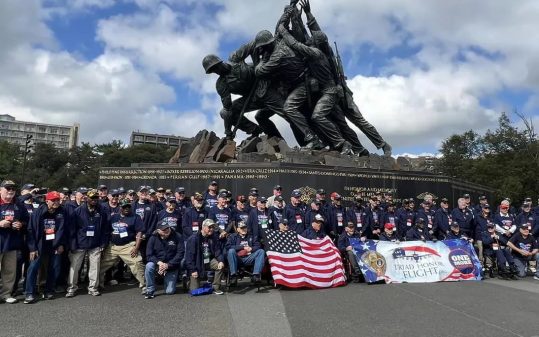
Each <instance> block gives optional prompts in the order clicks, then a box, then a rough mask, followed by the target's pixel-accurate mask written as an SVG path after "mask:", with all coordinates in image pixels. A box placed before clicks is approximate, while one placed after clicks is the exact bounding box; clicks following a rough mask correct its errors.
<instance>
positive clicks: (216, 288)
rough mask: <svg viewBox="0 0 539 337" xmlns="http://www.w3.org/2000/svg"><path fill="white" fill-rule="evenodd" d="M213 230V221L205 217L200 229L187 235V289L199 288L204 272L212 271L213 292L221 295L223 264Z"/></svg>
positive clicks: (219, 246) (219, 247) (217, 239)
mask: <svg viewBox="0 0 539 337" xmlns="http://www.w3.org/2000/svg"><path fill="white" fill-rule="evenodd" d="M214 230H215V221H213V220H212V219H206V220H204V221H203V222H202V228H201V229H200V231H199V232H198V233H195V234H193V235H191V237H189V239H188V240H187V246H186V250H185V267H186V269H187V275H188V276H190V283H189V290H191V291H193V290H195V289H198V288H200V280H201V279H203V278H204V276H205V275H206V272H209V271H214V272H215V275H214V278H213V293H214V294H216V295H222V294H223V291H222V290H221V276H222V274H223V267H224V266H225V264H224V257H223V253H222V250H221V245H220V243H219V237H218V236H217V235H215V234H214ZM208 278H209V279H210V277H208ZM208 281H209V280H208Z"/></svg>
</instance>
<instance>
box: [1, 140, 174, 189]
mask: <svg viewBox="0 0 539 337" xmlns="http://www.w3.org/2000/svg"><path fill="white" fill-rule="evenodd" d="M32 150H33V151H32V152H31V153H30V154H29V155H28V158H27V161H26V167H25V172H24V179H23V157H24V150H23V149H20V148H19V146H17V145H13V144H10V143H7V142H5V141H3V142H0V180H3V179H11V180H14V181H15V182H16V183H18V184H19V185H21V184H25V183H29V182H31V183H33V184H35V185H37V186H40V187H48V188H54V189H57V188H61V187H64V186H65V187H71V188H76V187H79V186H86V187H94V186H96V185H97V180H98V177H99V168H101V167H129V166H131V163H166V162H168V160H169V159H170V158H171V157H172V156H173V155H174V151H175V150H174V149H168V148H164V147H156V146H152V145H137V146H134V147H126V146H125V145H124V144H123V143H122V142H121V141H117V140H115V141H113V142H111V143H109V144H100V145H90V144H89V143H82V144H81V145H80V146H77V147H75V148H73V149H71V150H63V149H58V148H56V147H54V146H53V145H50V144H35V145H34V147H33V149H32Z"/></svg>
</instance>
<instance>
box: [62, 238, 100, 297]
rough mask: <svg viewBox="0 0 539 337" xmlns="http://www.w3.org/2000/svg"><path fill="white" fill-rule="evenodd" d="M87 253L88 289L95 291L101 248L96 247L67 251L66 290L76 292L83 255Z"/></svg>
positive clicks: (97, 282) (97, 281)
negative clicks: (68, 264) (67, 273)
mask: <svg viewBox="0 0 539 337" xmlns="http://www.w3.org/2000/svg"><path fill="white" fill-rule="evenodd" d="M86 253H88V258H89V261H90V268H88V269H89V270H88V278H89V279H90V283H89V284H88V291H97V290H98V289H97V287H98V285H99V269H100V265H101V248H99V247H97V248H94V249H89V250H76V251H74V252H70V253H69V262H70V266H69V277H68V280H67V284H68V287H67V291H68V292H76V291H77V289H79V285H78V283H79V271H80V267H81V266H82V262H83V261H84V255H86Z"/></svg>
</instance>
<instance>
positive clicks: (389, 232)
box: [380, 222, 400, 242]
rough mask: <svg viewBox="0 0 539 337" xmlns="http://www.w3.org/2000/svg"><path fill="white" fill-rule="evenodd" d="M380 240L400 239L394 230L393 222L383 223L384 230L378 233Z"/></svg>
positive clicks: (397, 240)
mask: <svg viewBox="0 0 539 337" xmlns="http://www.w3.org/2000/svg"><path fill="white" fill-rule="evenodd" d="M380 241H391V242H399V241H400V239H399V237H398V235H397V231H396V230H395V224H392V223H389V222H388V223H386V224H385V225H384V232H383V233H382V234H380Z"/></svg>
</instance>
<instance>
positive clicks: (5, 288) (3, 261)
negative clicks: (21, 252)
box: [0, 250, 17, 300]
mask: <svg viewBox="0 0 539 337" xmlns="http://www.w3.org/2000/svg"><path fill="white" fill-rule="evenodd" d="M0 272H1V274H2V289H1V290H0V297H2V299H4V300H5V299H6V298H9V297H11V291H12V290H13V286H14V285H15V275H16V274H17V251H16V250H12V251H9V252H5V253H0Z"/></svg>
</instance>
